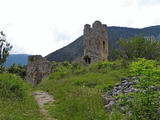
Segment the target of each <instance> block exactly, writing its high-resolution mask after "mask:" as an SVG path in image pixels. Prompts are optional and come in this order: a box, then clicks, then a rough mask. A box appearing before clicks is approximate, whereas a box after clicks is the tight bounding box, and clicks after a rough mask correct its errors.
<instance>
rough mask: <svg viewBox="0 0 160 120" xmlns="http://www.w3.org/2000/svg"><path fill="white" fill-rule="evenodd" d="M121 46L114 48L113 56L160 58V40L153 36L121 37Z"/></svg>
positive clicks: (119, 43) (131, 58) (130, 58)
mask: <svg viewBox="0 0 160 120" xmlns="http://www.w3.org/2000/svg"><path fill="white" fill-rule="evenodd" d="M118 45H119V48H118V49H116V48H113V49H112V55H113V58H114V59H116V58H122V59H125V60H133V59H134V58H146V59H157V60H159V59H160V42H159V41H158V40H152V39H151V38H149V37H148V38H144V37H137V36H135V37H133V38H129V39H120V41H118Z"/></svg>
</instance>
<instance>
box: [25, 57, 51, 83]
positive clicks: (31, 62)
mask: <svg viewBox="0 0 160 120" xmlns="http://www.w3.org/2000/svg"><path fill="white" fill-rule="evenodd" d="M51 72H52V64H51V63H50V62H49V61H47V60H46V59H45V58H43V57H42V56H41V55H33V56H29V57H28V64H27V76H26V79H27V81H29V82H30V83H31V84H33V85H37V84H39V83H40V82H41V81H42V80H44V79H45V78H47V77H48V75H49V74H50V73H51Z"/></svg>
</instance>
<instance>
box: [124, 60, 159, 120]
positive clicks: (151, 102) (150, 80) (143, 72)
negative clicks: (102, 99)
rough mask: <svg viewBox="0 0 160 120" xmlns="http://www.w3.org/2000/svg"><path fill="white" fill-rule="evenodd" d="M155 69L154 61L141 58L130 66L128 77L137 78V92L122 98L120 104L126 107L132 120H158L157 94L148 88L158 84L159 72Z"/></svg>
mask: <svg viewBox="0 0 160 120" xmlns="http://www.w3.org/2000/svg"><path fill="white" fill-rule="evenodd" d="M157 67H158V63H157V62H156V61H154V60H146V59H143V58H141V59H138V61H136V62H133V63H132V64H131V65H130V75H131V76H137V78H138V80H139V81H138V82H137V86H138V87H139V92H138V93H132V94H130V95H129V96H130V97H127V96H123V97H122V103H123V105H124V104H125V105H128V107H129V109H130V110H131V112H132V116H131V117H132V118H133V119H138V120H141V119H145V120H153V119H157V118H158V115H157V109H158V107H159V93H158V91H154V90H153V89H151V88H150V86H155V84H157V83H158V84H159V80H160V70H158V69H157ZM132 98H133V99H132ZM126 99H127V102H126ZM124 101H125V102H124ZM128 101H129V102H128Z"/></svg>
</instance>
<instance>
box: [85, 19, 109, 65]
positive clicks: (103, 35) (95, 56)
mask: <svg viewBox="0 0 160 120" xmlns="http://www.w3.org/2000/svg"><path fill="white" fill-rule="evenodd" d="M107 57H108V32H107V26H106V25H105V24H102V23H101V22H100V21H96V22H94V23H93V25H92V27H91V26H90V25H89V24H86V25H85V26H84V59H85V62H86V63H91V62H97V61H99V60H101V61H103V60H107Z"/></svg>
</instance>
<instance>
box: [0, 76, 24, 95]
mask: <svg viewBox="0 0 160 120" xmlns="http://www.w3.org/2000/svg"><path fill="white" fill-rule="evenodd" d="M0 96H1V97H4V98H14V97H17V98H23V97H24V96H25V86H24V82H23V81H22V80H21V79H20V78H19V77H17V76H16V75H13V74H0Z"/></svg>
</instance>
